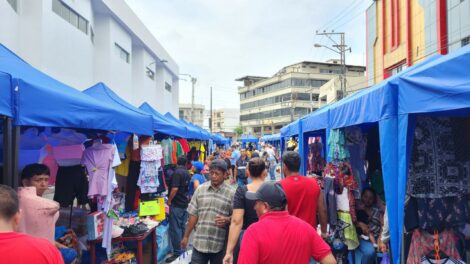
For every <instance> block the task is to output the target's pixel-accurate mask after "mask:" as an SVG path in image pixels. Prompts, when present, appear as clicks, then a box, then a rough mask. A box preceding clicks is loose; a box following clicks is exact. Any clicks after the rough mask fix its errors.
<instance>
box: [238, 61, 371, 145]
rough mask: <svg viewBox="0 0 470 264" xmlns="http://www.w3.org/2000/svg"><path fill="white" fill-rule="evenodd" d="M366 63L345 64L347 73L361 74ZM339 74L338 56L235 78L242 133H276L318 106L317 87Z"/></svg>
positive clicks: (351, 74)
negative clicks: (271, 73)
mask: <svg viewBox="0 0 470 264" xmlns="http://www.w3.org/2000/svg"><path fill="white" fill-rule="evenodd" d="M364 72H365V67H363V66H354V65H346V76H364ZM339 74H341V64H340V63H339V60H330V61H328V62H325V63H324V62H309V61H304V62H300V63H297V64H294V65H290V66H286V67H284V68H282V69H281V70H280V71H279V72H277V73H276V74H275V75H274V76H272V77H257V76H245V77H242V78H239V79H237V80H236V81H242V82H243V86H242V87H239V88H238V93H239V94H240V124H241V126H242V128H243V133H244V134H253V135H257V136H261V135H265V134H274V133H279V131H280V129H281V128H282V126H284V125H286V124H289V123H291V122H292V121H294V120H296V119H298V118H300V117H302V116H304V115H306V114H308V113H310V112H311V111H314V110H316V109H318V108H319V106H320V103H319V88H320V87H321V86H322V85H324V84H325V83H327V82H328V81H329V80H331V79H332V78H334V77H337V76H338V75H339Z"/></svg>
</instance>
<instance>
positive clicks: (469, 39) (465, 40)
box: [462, 36, 470, 47]
mask: <svg viewBox="0 0 470 264" xmlns="http://www.w3.org/2000/svg"><path fill="white" fill-rule="evenodd" d="M469 43H470V36H469V37H466V38H463V39H462V47H463V46H466V45H468V44H469Z"/></svg>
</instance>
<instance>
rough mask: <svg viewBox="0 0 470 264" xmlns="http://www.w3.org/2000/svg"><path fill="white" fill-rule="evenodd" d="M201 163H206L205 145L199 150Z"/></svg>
mask: <svg viewBox="0 0 470 264" xmlns="http://www.w3.org/2000/svg"><path fill="white" fill-rule="evenodd" d="M199 151H200V153H199V161H200V162H204V160H205V154H206V148H205V147H204V144H201V147H200V148H199Z"/></svg>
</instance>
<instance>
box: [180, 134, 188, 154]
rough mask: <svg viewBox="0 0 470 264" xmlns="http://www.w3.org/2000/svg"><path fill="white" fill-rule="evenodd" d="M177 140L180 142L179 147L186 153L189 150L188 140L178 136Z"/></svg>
mask: <svg viewBox="0 0 470 264" xmlns="http://www.w3.org/2000/svg"><path fill="white" fill-rule="evenodd" d="M178 142H179V143H180V144H181V147H182V148H183V152H184V153H188V152H189V150H190V148H189V144H188V141H187V140H186V139H184V138H180V139H178Z"/></svg>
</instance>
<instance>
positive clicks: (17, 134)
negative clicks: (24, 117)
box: [10, 126, 20, 189]
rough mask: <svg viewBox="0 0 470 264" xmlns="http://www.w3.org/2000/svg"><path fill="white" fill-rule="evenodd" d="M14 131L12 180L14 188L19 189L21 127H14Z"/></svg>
mask: <svg viewBox="0 0 470 264" xmlns="http://www.w3.org/2000/svg"><path fill="white" fill-rule="evenodd" d="M12 128H13V129H12V130H11V131H12V142H11V143H12V152H10V153H11V154H12V155H11V161H12V162H11V173H12V174H11V175H12V177H11V179H12V181H13V182H12V185H11V186H12V187H13V188H15V189H16V188H17V187H18V185H19V184H20V172H19V170H18V156H19V150H20V148H19V145H20V127H19V126H13V127H12Z"/></svg>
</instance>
